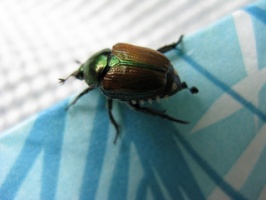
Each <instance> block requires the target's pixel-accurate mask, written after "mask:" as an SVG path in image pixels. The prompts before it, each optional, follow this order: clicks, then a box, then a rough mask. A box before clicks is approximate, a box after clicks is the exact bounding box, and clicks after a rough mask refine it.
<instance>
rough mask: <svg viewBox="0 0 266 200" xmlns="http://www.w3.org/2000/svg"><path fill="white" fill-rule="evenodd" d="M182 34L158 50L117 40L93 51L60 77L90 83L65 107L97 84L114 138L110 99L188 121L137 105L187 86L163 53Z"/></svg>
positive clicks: (114, 121) (161, 115)
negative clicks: (111, 44) (105, 100)
mask: <svg viewBox="0 0 266 200" xmlns="http://www.w3.org/2000/svg"><path fill="white" fill-rule="evenodd" d="M182 37H183V36H181V37H180V39H179V40H178V41H177V42H176V43H173V44H170V45H166V46H163V47H161V48H159V49H158V50H157V51H155V50H152V49H149V48H145V47H139V46H134V45H131V44H125V43H118V44H116V45H114V46H113V48H112V49H103V50H101V51H99V52H97V53H95V54H94V55H92V56H91V57H90V58H89V59H88V60H87V61H86V62H85V63H83V64H81V66H80V67H79V68H78V70H76V71H74V72H73V73H72V74H70V75H69V76H68V77H67V78H66V79H59V80H60V82H61V83H64V82H65V81H66V80H67V79H68V78H69V77H70V76H74V77H75V78H77V79H80V80H85V82H86V83H87V84H88V86H89V87H88V88H87V89H85V90H84V91H83V92H81V93H80V94H79V95H78V96H77V97H76V98H75V99H74V101H73V102H72V103H71V104H70V105H69V106H68V107H67V108H69V107H70V106H72V105H74V104H75V103H76V102H77V100H78V99H79V98H80V97H82V96H83V95H84V94H86V93H88V92H89V91H91V90H93V89H95V88H96V87H100V89H101V91H102V92H103V94H104V95H105V96H106V97H107V99H108V114H109V118H110V120H111V122H112V124H113V125H114V126H115V129H116V137H115V140H114V142H116V140H117V138H118V135H119V127H118V124H117V122H116V120H115V119H114V117H113V114H112V103H113V99H118V100H120V101H124V102H127V103H128V105H129V106H130V107H132V108H133V109H134V110H137V111H140V112H144V113H147V114H150V115H157V116H160V117H162V118H166V119H168V120H171V121H174V122H178V123H182V124H186V123H188V122H186V121H183V120H180V119H176V118H174V117H171V116H169V115H167V114H165V111H158V110H155V109H152V108H147V107H142V106H140V103H142V102H144V101H149V102H150V101H152V100H155V99H157V100H158V99H160V98H164V97H167V96H171V95H174V94H175V93H177V92H178V91H181V90H183V89H186V88H188V87H187V84H186V83H185V82H181V81H180V78H179V76H178V74H177V72H176V71H175V70H174V68H173V66H172V65H171V63H170V61H169V60H168V58H167V57H166V56H164V55H163V53H165V52H167V51H170V50H172V49H174V48H175V47H176V46H177V45H178V44H179V43H180V42H181V41H182ZM189 89H190V91H191V93H197V92H198V89H197V88H195V87H192V88H189Z"/></svg>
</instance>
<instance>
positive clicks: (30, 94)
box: [0, 0, 254, 131]
mask: <svg viewBox="0 0 266 200" xmlns="http://www.w3.org/2000/svg"><path fill="white" fill-rule="evenodd" d="M251 2H254V0H243V1H222V0H220V1H219V0H215V1H203V0H200V1H192V0H190V1H185V0H182V1H174V0H168V1H160V0H154V1H133V0H131V1H122V0H121V1H107V0H106V1H98V0H97V1H96V0H95V1H81V0H77V1H63V0H53V1H49V0H47V1H41V0H26V1H18V0H3V1H0V44H1V45H0V69H1V73H0V96H1V101H0V119H1V120H0V131H3V130H5V129H7V128H9V127H11V126H13V125H14V124H16V123H17V122H19V121H22V120H24V119H26V118H28V117H29V116H31V115H33V114H35V113H37V112H39V111H40V110H42V109H45V108H47V107H49V106H50V105H52V104H54V103H55V102H57V101H59V100H61V99H64V98H66V97H67V96H69V95H70V94H73V93H74V92H78V91H80V90H82V88H84V87H85V84H83V83H81V82H78V81H69V82H68V83H67V84H66V85H65V86H64V87H60V85H59V84H58V78H59V77H65V76H66V75H68V74H69V73H70V72H72V71H73V70H75V69H76V68H77V65H76V64H75V63H74V62H73V61H74V60H75V59H78V60H81V61H83V60H85V59H86V58H87V57H88V56H89V55H90V54H92V53H94V52H95V51H97V50H100V49H102V48H106V47H111V46H112V45H113V44H115V43H116V42H121V41H124V42H129V43H134V44H138V45H143V46H148V47H152V48H158V47H160V46H163V45H164V44H167V43H171V42H173V41H176V40H177V39H178V37H179V35H180V34H189V33H191V32H195V31H197V30H198V29H200V28H202V27H204V26H205V25H207V24H209V23H212V22H214V21H215V20H217V19H219V18H221V17H223V16H224V15H227V14H229V13H231V12H232V11H234V10H236V9H238V8H240V7H242V6H245V5H247V4H249V3H251Z"/></svg>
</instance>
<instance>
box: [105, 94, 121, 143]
mask: <svg viewBox="0 0 266 200" xmlns="http://www.w3.org/2000/svg"><path fill="white" fill-rule="evenodd" d="M112 108H113V100H112V99H108V115H109V118H110V120H111V122H112V124H113V125H114V126H115V129H116V135H115V139H114V144H115V143H116V141H117V139H118V136H119V126H118V124H117V122H116V121H115V118H114V116H113V113H112Z"/></svg>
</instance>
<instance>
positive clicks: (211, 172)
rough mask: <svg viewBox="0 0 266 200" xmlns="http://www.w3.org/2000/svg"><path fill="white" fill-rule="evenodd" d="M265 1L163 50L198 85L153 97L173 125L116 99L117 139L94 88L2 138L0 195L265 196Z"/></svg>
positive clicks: (3, 199) (4, 198)
mask: <svg viewBox="0 0 266 200" xmlns="http://www.w3.org/2000/svg"><path fill="white" fill-rule="evenodd" d="M265 44H266V1H259V2H258V3H256V4H254V5H251V6H249V7H247V8H245V9H242V10H239V11H237V12H235V13H234V14H232V15H231V16H228V17H226V18H224V19H222V20H221V21H219V22H217V23H215V24H213V25H211V26H209V27H207V28H205V29H203V30H201V31H199V32H197V33H196V34H194V35H186V36H185V37H184V40H183V42H182V44H181V45H180V46H179V47H178V48H177V50H173V51H171V52H169V53H167V54H166V56H167V57H168V58H169V59H170V60H171V62H172V64H173V65H174V67H175V68H176V69H177V70H178V72H179V75H180V77H181V79H182V80H184V81H186V82H187V84H188V85H190V86H192V85H194V86H197V87H198V88H199V90H200V92H199V93H198V94H196V95H191V94H190V93H189V92H188V91H182V92H180V93H178V94H176V95H175V96H173V97H171V98H169V99H167V100H162V101H161V103H160V104H159V103H157V102H155V103H153V105H152V106H154V107H155V108H158V109H164V108H166V109H167V113H168V114H169V115H172V116H175V117H178V118H180V119H184V120H189V121H190V124H189V125H180V124H176V123H173V122H170V121H167V120H164V119H161V118H159V117H154V116H148V115H145V114H142V113H138V112H135V111H133V110H130V109H128V108H127V106H125V105H123V104H121V103H118V102H115V105H114V115H115V117H116V119H117V120H118V123H119V124H120V125H121V132H122V135H121V137H119V139H118V142H117V144H115V145H114V144H113V139H114V136H115V129H114V127H113V126H112V124H111V123H110V121H109V118H108V115H107V110H106V105H105V98H104V96H103V95H102V94H101V93H100V92H99V90H95V91H92V92H90V93H89V94H88V95H86V96H84V97H83V98H82V99H81V100H80V101H78V103H77V104H76V105H75V106H74V107H72V108H71V109H70V110H69V111H68V112H66V111H65V107H66V106H67V105H68V104H69V102H70V101H71V100H72V99H73V98H74V96H72V97H71V98H69V99H66V100H65V101H63V102H61V103H59V104H57V105H55V106H53V107H51V108H50V109H48V110H45V111H44V112H42V113H40V114H39V115H37V116H35V117H32V118H31V119H29V120H27V121H25V122H24V123H22V124H20V125H18V126H16V127H14V128H13V129H11V130H9V131H7V132H5V133H4V134H2V135H1V136H0V163H1V164H0V165H1V168H0V199H1V200H9V199H27V200H29V199H49V200H50V199H116V200H119V199H121V200H122V199H266V145H265V143H266V123H265V121H266V101H265V99H266V45H265Z"/></svg>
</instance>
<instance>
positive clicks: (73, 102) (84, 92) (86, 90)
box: [66, 88, 94, 110]
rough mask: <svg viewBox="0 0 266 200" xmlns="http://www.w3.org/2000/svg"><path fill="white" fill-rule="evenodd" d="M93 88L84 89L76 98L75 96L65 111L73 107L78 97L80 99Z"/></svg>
mask: <svg viewBox="0 0 266 200" xmlns="http://www.w3.org/2000/svg"><path fill="white" fill-rule="evenodd" d="M93 89H94V88H86V89H85V90H83V91H82V92H81V93H80V94H79V95H78V96H76V98H75V99H74V100H73V101H72V102H71V103H70V104H69V105H68V106H67V107H66V109H67V110H68V109H69V108H70V107H71V106H73V105H74V104H75V103H76V102H77V101H78V99H79V98H80V97H82V96H83V95H84V94H86V93H88V92H89V91H91V90H93Z"/></svg>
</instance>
